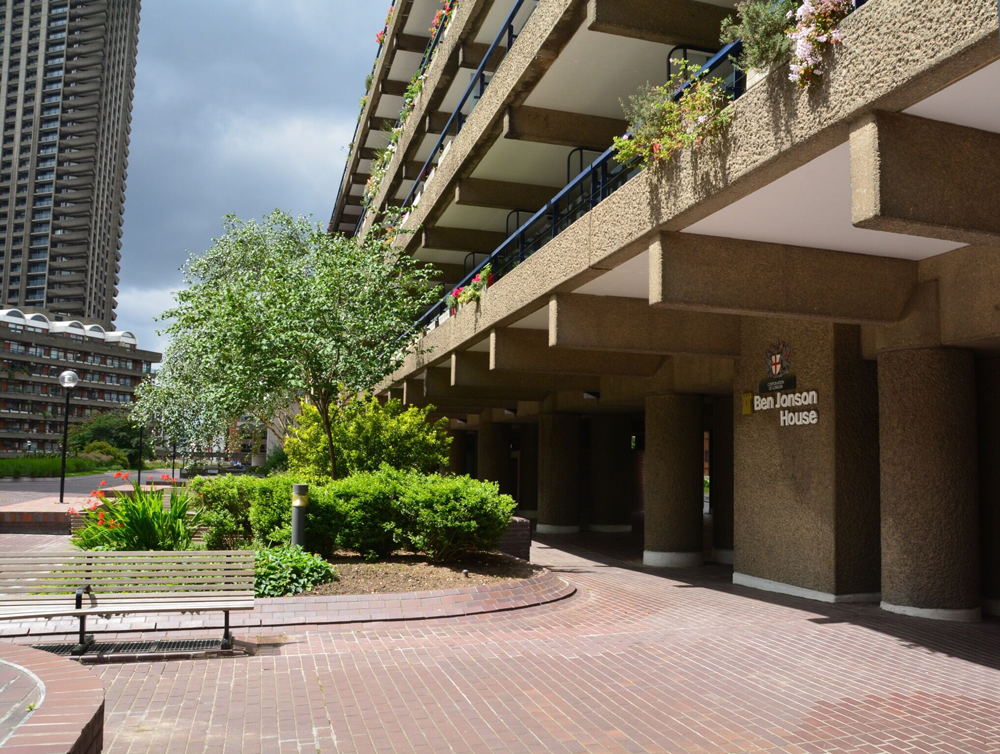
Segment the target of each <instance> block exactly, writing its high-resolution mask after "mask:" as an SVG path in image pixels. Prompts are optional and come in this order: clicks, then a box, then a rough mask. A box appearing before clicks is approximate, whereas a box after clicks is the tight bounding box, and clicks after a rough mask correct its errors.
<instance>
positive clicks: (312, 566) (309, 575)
mask: <svg viewBox="0 0 1000 754" xmlns="http://www.w3.org/2000/svg"><path fill="white" fill-rule="evenodd" d="M337 578H338V576H337V570H336V569H335V568H334V567H333V566H332V565H330V564H329V563H327V562H326V561H325V560H323V558H321V557H319V556H318V555H313V554H311V553H308V552H306V551H305V550H303V549H302V548H301V547H276V548H273V549H265V550H257V552H256V553H254V594H256V595H257V596H258V597H285V596H290V595H294V594H301V593H302V592H305V591H308V590H309V589H312V588H313V587H314V586H316V585H317V584H326V583H328V582H330V581H336V580H337Z"/></svg>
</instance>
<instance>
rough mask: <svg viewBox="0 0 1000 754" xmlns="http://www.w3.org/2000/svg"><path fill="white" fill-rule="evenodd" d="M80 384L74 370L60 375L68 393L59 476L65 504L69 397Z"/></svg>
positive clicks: (61, 383)
mask: <svg viewBox="0 0 1000 754" xmlns="http://www.w3.org/2000/svg"><path fill="white" fill-rule="evenodd" d="M79 382H80V375H78V374H77V373H76V372H74V371H73V370H72V369H67V370H66V371H65V372H63V373H62V374H60V375H59V384H60V385H62V389H63V392H64V393H66V406H65V408H64V409H63V442H62V473H61V474H60V476H59V502H60V503H61V502H64V500H63V498H64V497H65V495H66V444H67V442H68V441H69V396H70V393H72V392H73V388H75V387H76V386H77V384H78V383H79Z"/></svg>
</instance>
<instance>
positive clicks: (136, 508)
mask: <svg viewBox="0 0 1000 754" xmlns="http://www.w3.org/2000/svg"><path fill="white" fill-rule="evenodd" d="M192 503H193V501H192V498H191V496H190V495H189V494H188V492H187V491H186V490H185V489H184V488H183V487H180V488H176V489H175V490H174V491H173V494H172V495H171V498H170V507H169V509H165V508H164V506H163V490H162V489H159V490H154V489H153V488H152V485H150V488H149V489H148V490H147V489H143V488H141V487H139V485H138V484H136V485H135V486H134V488H133V491H132V492H131V493H129V494H128V495H126V496H123V497H120V498H116V499H115V500H111V499H106V498H105V497H104V496H103V493H102V492H100V491H98V492H96V493H95V494H94V496H92V497H91V500H90V501H89V504H88V505H87V506H86V507H85V508H84V509H83V510H81V511H79V514H80V515H81V516H83V517H84V519H85V520H86V525H85V526H84V527H83V528H82V529H80V530H79V531H77V533H76V534H74V535H73V537H72V542H73V544H74V545H76V546H77V547H79V548H80V549H82V550H116V551H130V552H131V551H147V550H188V549H190V548H191V543H192V540H193V537H194V533H195V531H196V530H197V529H198V527H199V526H200V525H201V523H202V515H203V514H202V511H201V510H200V509H199V508H197V507H195V506H194V505H193V504H192ZM75 513H77V511H75V510H74V509H72V508H71V509H70V514H71V515H72V514H75Z"/></svg>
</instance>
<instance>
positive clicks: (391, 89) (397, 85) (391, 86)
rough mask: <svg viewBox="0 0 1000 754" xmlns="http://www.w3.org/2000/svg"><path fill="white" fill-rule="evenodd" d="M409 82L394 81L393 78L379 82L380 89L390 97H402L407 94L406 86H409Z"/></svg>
mask: <svg viewBox="0 0 1000 754" xmlns="http://www.w3.org/2000/svg"><path fill="white" fill-rule="evenodd" d="M409 85H410V84H409V82H406V81H393V80H392V79H384V80H383V81H382V82H380V83H379V90H380V91H381V92H382V94H383V95H384V96H389V97H402V96H403V95H404V94H406V88H407V87H408V86H409Z"/></svg>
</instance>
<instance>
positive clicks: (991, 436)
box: [976, 358, 1000, 616]
mask: <svg viewBox="0 0 1000 754" xmlns="http://www.w3.org/2000/svg"><path fill="white" fill-rule="evenodd" d="M976 382H977V386H976V406H977V413H978V414H979V526H980V542H981V543H982V579H983V612H984V613H988V614H990V615H998V616H1000V463H998V461H1000V359H997V358H993V359H980V360H978V361H977V362H976Z"/></svg>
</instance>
